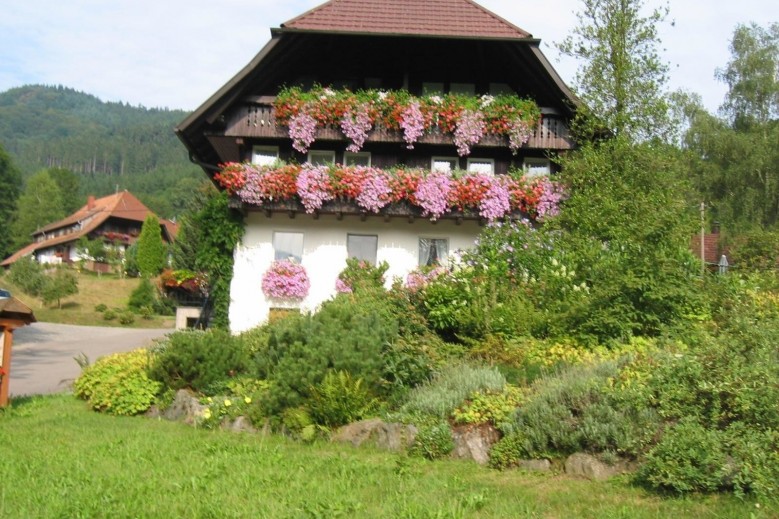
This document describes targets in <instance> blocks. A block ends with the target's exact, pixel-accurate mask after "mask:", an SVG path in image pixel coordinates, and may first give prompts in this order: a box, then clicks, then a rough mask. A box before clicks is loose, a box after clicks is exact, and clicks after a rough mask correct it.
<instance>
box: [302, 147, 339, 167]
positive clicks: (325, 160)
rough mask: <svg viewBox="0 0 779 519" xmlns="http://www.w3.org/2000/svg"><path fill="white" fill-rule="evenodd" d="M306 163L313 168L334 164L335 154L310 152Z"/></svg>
mask: <svg viewBox="0 0 779 519" xmlns="http://www.w3.org/2000/svg"><path fill="white" fill-rule="evenodd" d="M308 162H310V163H311V164H313V165H314V166H324V165H325V164H335V152H334V151H331V150H310V151H309V152H308Z"/></svg>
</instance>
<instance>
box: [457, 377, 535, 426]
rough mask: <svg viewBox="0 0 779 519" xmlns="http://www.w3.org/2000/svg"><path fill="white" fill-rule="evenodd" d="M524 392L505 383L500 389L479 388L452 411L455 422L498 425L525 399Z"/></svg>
mask: <svg viewBox="0 0 779 519" xmlns="http://www.w3.org/2000/svg"><path fill="white" fill-rule="evenodd" d="M526 398H527V397H526V392H525V391H524V390H523V389H522V388H519V387H516V386H511V385H509V384H506V386H505V387H504V388H503V390H502V391H489V390H479V391H476V392H475V393H472V394H471V395H470V396H469V397H468V399H467V400H466V401H465V403H463V405H461V406H459V407H458V408H457V409H455V410H454V411H453V412H452V418H453V419H454V421H455V423H461V424H482V423H490V424H492V425H500V424H501V423H503V422H505V421H506V420H507V419H508V418H509V417H510V416H511V415H512V413H514V411H515V410H516V409H517V408H518V407H519V406H520V405H521V404H522V403H523V402H524V401H525V400H526Z"/></svg>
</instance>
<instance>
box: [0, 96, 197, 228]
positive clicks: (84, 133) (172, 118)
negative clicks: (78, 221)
mask: <svg viewBox="0 0 779 519" xmlns="http://www.w3.org/2000/svg"><path fill="white" fill-rule="evenodd" d="M186 116H187V112H185V111H182V110H168V109H158V108H145V107H142V106H130V105H128V104H125V103H109V102H104V101H101V100H100V99H98V98H96V97H94V96H92V95H89V94H85V93H83V92H78V91H76V90H73V89H71V88H65V87H62V86H56V87H53V86H40V85H31V86H24V87H19V88H13V89H11V90H8V91H6V92H0V144H2V146H3V147H4V148H5V149H6V151H7V152H8V153H9V154H10V155H11V157H12V159H13V161H14V164H15V165H16V166H17V168H19V169H20V170H21V171H22V174H23V176H24V177H25V178H28V177H29V176H31V175H32V174H34V173H35V172H37V171H40V170H41V169H45V168H65V169H69V170H71V171H73V172H74V173H76V174H77V175H78V176H79V178H80V194H81V195H82V196H83V197H84V199H86V196H87V195H88V194H94V195H96V196H102V195H106V194H110V193H113V192H114V191H115V190H117V189H128V190H130V191H132V192H133V194H135V195H136V196H138V198H140V199H141V200H142V201H143V202H144V203H145V204H146V205H148V206H149V208H151V209H152V210H154V211H155V212H157V213H158V214H159V215H160V216H163V217H168V218H170V217H174V216H177V215H178V214H180V213H181V211H182V209H183V207H184V205H185V204H186V203H187V201H188V199H189V197H190V196H191V195H192V193H193V192H194V191H195V188H196V186H197V185H199V184H200V183H201V182H203V181H204V180H205V175H204V174H203V172H202V170H201V169H200V168H198V167H197V166H195V165H193V164H192V163H190V162H189V160H188V158H187V153H186V150H185V148H184V146H183V145H182V144H181V143H180V142H179V140H178V138H177V137H176V136H175V134H174V133H173V128H174V126H175V125H176V124H178V123H179V122H180V121H182V120H183V119H184V118H185V117H186Z"/></svg>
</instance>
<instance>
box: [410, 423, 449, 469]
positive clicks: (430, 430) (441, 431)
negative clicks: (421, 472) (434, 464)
mask: <svg viewBox="0 0 779 519" xmlns="http://www.w3.org/2000/svg"><path fill="white" fill-rule="evenodd" d="M453 449H454V440H453V439H452V428H451V427H449V424H448V423H447V422H438V423H435V424H432V425H423V426H421V427H420V429H419V432H418V433H417V436H416V438H415V439H414V444H413V445H412V446H411V449H409V453H410V454H412V455H415V456H422V457H424V458H427V459H429V460H436V459H440V458H443V457H444V456H448V455H449V453H451V452H452V450H453Z"/></svg>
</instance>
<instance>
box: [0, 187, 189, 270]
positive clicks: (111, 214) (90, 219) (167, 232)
mask: <svg viewBox="0 0 779 519" xmlns="http://www.w3.org/2000/svg"><path fill="white" fill-rule="evenodd" d="M150 214H153V213H152V211H151V210H150V209H149V208H148V207H146V206H145V205H143V203H142V202H141V201H140V200H138V199H137V198H135V196H133V195H132V193H130V192H128V191H121V192H118V193H115V194H113V195H109V196H105V197H102V198H97V199H96V198H95V197H94V196H90V197H89V198H88V199H87V203H86V204H85V205H84V206H83V207H81V208H80V209H79V210H78V211H76V212H75V213H73V214H72V215H70V216H68V217H67V218H64V219H62V220H60V221H58V222H53V223H50V224H49V225H46V226H45V227H43V228H41V229H38V230H37V231H35V232H34V233H33V235H32V239H33V242H32V243H30V244H29V245H27V246H26V247H23V248H22V249H20V250H18V251H16V252H15V253H14V254H12V255H11V256H9V257H8V258H6V259H5V260H4V261H3V262H2V263H0V266H3V267H10V266H11V265H12V264H13V263H14V262H16V261H18V260H19V259H21V258H24V257H27V256H32V257H33V258H35V259H36V260H37V261H38V262H40V263H48V264H60V263H72V262H74V261H78V260H80V259H82V256H81V253H80V252H79V250H78V246H77V245H78V242H79V239H81V238H82V237H86V238H87V239H90V240H93V239H98V238H100V239H102V240H104V241H105V242H106V244H107V245H108V246H110V247H113V248H114V249H116V250H118V252H119V253H120V255H123V254H124V251H125V250H126V249H127V247H129V246H130V245H131V244H133V243H135V241H136V240H137V239H138V236H139V235H140V233H141V227H142V226H143V222H144V220H145V219H146V217H147V216H148V215H150ZM176 229H177V226H176V224H175V223H173V222H171V221H169V220H160V230H161V232H162V236H163V240H165V241H166V242H168V243H170V242H172V241H173V239H174V238H175V234H176Z"/></svg>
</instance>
